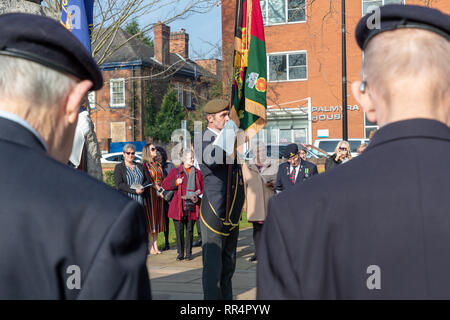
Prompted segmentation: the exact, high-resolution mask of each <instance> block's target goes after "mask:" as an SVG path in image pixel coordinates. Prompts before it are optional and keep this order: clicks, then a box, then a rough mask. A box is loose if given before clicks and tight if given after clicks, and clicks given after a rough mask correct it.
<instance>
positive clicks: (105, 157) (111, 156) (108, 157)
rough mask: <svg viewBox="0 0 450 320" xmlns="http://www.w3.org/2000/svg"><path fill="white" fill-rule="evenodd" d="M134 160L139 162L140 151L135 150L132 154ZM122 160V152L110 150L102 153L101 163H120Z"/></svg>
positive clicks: (140, 158) (140, 157)
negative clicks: (133, 154) (110, 151)
mask: <svg viewBox="0 0 450 320" xmlns="http://www.w3.org/2000/svg"><path fill="white" fill-rule="evenodd" d="M134 160H135V161H136V162H141V160H142V152H136V154H135V156H134ZM122 161H123V152H112V153H104V154H102V158H101V159H100V162H101V163H120V162H122Z"/></svg>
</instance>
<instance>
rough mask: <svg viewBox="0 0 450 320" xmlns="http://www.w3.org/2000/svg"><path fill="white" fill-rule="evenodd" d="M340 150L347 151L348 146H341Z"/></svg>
mask: <svg viewBox="0 0 450 320" xmlns="http://www.w3.org/2000/svg"><path fill="white" fill-rule="evenodd" d="M339 150H341V151H347V148H344V147H339Z"/></svg>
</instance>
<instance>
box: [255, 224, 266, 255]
mask: <svg viewBox="0 0 450 320" xmlns="http://www.w3.org/2000/svg"><path fill="white" fill-rule="evenodd" d="M252 224H253V243H254V244H255V256H257V252H258V246H259V238H260V236H261V231H262V228H263V224H261V223H256V222H252Z"/></svg>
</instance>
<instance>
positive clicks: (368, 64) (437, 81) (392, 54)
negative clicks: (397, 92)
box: [362, 29, 450, 105]
mask: <svg viewBox="0 0 450 320" xmlns="http://www.w3.org/2000/svg"><path fill="white" fill-rule="evenodd" d="M449 52H450V42H449V41H448V40H447V39H445V38H444V37H442V36H440V35H437V34H435V33H433V32H430V31H425V30H421V29H399V30H395V31H389V32H384V33H382V34H380V35H377V36H376V37H374V38H373V39H372V40H371V41H370V42H369V44H368V46H367V48H366V50H365V51H364V60H363V68H362V74H363V79H364V80H366V81H367V85H368V87H369V88H370V89H371V92H373V93H375V95H376V96H378V97H379V98H381V99H382V100H383V101H384V102H385V103H386V104H387V105H389V104H390V97H391V94H392V93H391V92H390V90H391V89H392V85H393V84H395V83H396V81H398V80H399V79H411V80H412V81H415V82H416V83H418V84H420V85H421V86H422V88H423V90H424V91H425V90H430V92H432V96H433V97H434V100H435V101H434V102H435V103H439V102H442V101H443V100H442V99H444V98H445V95H446V94H448V88H449V87H450V76H449V75H450V54H449ZM405 89H407V88H405ZM405 94H407V93H406V92H405Z"/></svg>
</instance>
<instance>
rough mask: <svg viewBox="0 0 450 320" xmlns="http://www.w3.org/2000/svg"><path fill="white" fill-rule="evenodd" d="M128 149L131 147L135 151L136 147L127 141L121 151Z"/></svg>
mask: <svg viewBox="0 0 450 320" xmlns="http://www.w3.org/2000/svg"><path fill="white" fill-rule="evenodd" d="M128 149H131V150H133V151H134V152H136V147H135V146H134V144H131V143H127V144H126V145H124V146H123V152H125V151H127V150H128Z"/></svg>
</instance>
